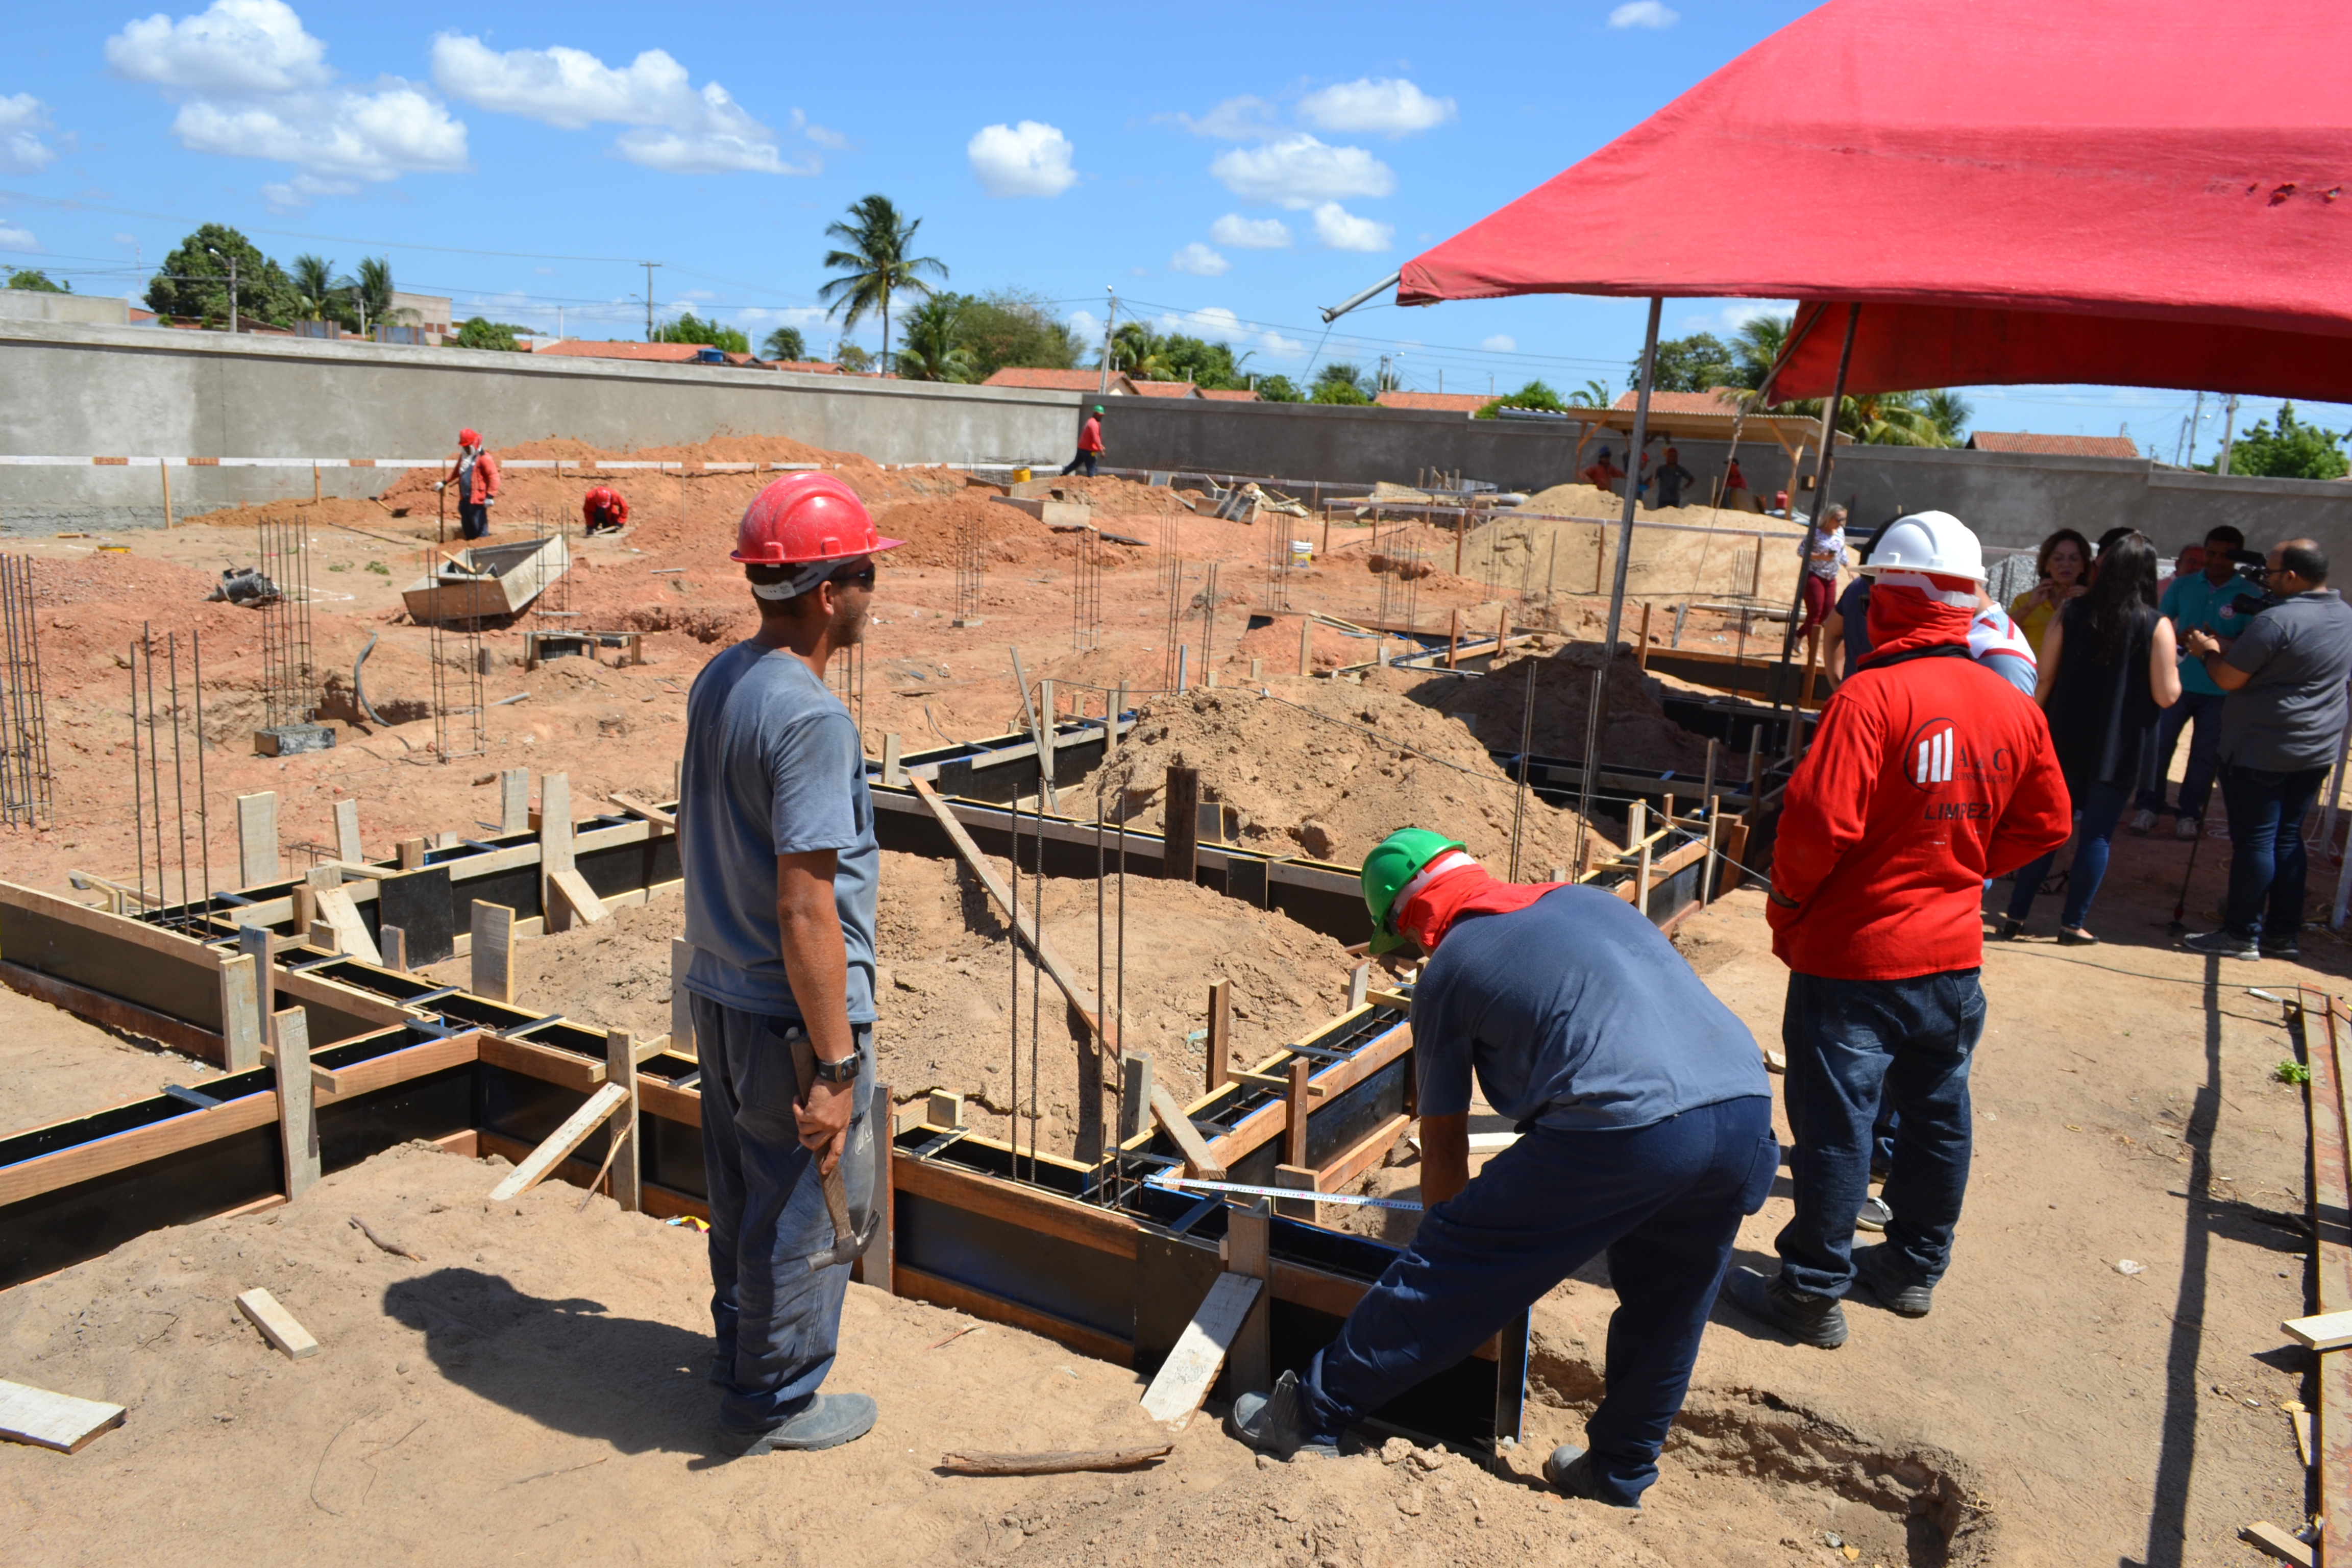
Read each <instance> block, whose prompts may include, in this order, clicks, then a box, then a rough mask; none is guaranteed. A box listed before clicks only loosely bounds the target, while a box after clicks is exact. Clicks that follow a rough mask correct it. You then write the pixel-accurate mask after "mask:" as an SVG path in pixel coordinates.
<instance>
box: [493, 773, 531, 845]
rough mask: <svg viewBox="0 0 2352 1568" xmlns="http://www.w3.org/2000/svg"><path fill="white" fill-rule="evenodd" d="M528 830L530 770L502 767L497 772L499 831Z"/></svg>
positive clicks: (507, 832)
mask: <svg viewBox="0 0 2352 1568" xmlns="http://www.w3.org/2000/svg"><path fill="white" fill-rule="evenodd" d="M529 831H530V769H529V768H504V769H501V770H499V834H500V836H501V837H503V836H504V835H506V834H509V833H528V832H529Z"/></svg>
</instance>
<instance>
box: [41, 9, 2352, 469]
mask: <svg viewBox="0 0 2352 1568" xmlns="http://www.w3.org/2000/svg"><path fill="white" fill-rule="evenodd" d="M1807 8H1808V7H1805V6H1803V5H1792V4H1789V3H1786V0H1743V3H1740V4H1736V5H1735V4H1717V3H1715V0H1623V3H1619V0H1566V3H1563V4H1558V5H1551V6H1548V7H1545V8H1543V9H1541V10H1540V11H1538V10H1537V9H1535V8H1531V7H1529V8H1514V9H1513V11H1512V12H1511V13H1509V14H1507V15H1503V16H1493V17H1475V16H1471V15H1469V14H1465V15H1461V16H1448V17H1447V18H1446V19H1445V24H1444V26H1429V19H1430V18H1429V14H1428V13H1427V12H1426V10H1425V8H1421V7H1414V8H1411V9H1408V8H1406V7H1404V6H1402V5H1386V4H1370V5H1349V6H1336V5H1292V6H1285V7H1266V6H1259V5H1252V6H1242V5H1217V4H1211V5H1195V6H1192V7H1188V8H1187V9H1185V10H1184V11H1183V12H1182V13H1181V14H1175V13H1171V12H1170V11H1169V10H1168V9H1167V8H1166V7H1164V6H1155V7H1150V8H1145V7H1141V6H1120V5H1097V6H1092V7H1083V6H1073V5H1054V6H1050V7H1049V6H1043V5H1020V4H1010V5H994V6H991V7H989V8H987V9H986V11H985V12H984V13H982V12H975V11H974V10H973V9H972V8H971V7H970V6H968V5H966V6H954V7H950V6H947V5H935V4H929V3H920V0H919V3H918V4H915V5H906V6H898V7H894V8H892V9H891V10H890V11H889V12H888V13H887V15H885V16H876V17H875V18H873V19H872V23H871V24H870V25H867V26H859V25H858V19H857V18H856V16H855V15H854V14H845V13H840V12H836V11H832V10H826V11H822V12H820V11H817V10H814V9H808V10H802V9H798V8H791V9H787V8H782V7H761V8H757V9H754V8H749V7H746V8H741V9H732V8H730V9H717V8H702V9H698V8H694V7H690V6H681V7H677V8H675V9H672V8H660V9H654V8H648V7H646V6H644V5H627V6H622V5H611V4H607V3H605V0H581V3H576V4H572V5H564V6H562V7H556V6H548V5H505V4H499V3H498V0H475V3H474V4H471V5H466V6H463V7H447V8H444V9H436V7H434V6H432V5H424V6H419V7H418V8H416V9H415V10H409V9H407V8H406V7H404V6H400V7H386V6H383V5H368V6H360V5H329V4H323V3H320V0H297V3H296V4H292V5H289V4H288V3H286V0H206V4H205V5H194V4H193V3H192V0H180V4H179V5H174V6H173V8H170V9H166V10H163V11H159V12H153V13H145V12H142V8H141V5H139V4H137V3H135V0H133V3H123V0H113V3H111V4H110V0H99V3H98V4H97V5H93V6H92V7H90V8H89V10H82V9H80V8H79V7H78V6H47V7H40V8H37V9H35V10H30V11H28V12H26V13H25V14H23V15H20V16H16V17H15V18H13V19H12V22H11V42H12V46H13V47H11V49H10V51H9V58H7V60H6V61H5V62H0V193H4V194H0V263H6V264H10V265H34V266H44V267H47V268H48V269H49V270H50V271H51V272H52V274H53V275H57V276H61V277H66V278H70V279H72V281H73V284H74V287H75V288H76V289H79V290H80V291H82V292H87V293H126V292H127V293H136V292H137V291H138V290H139V288H140V287H141V285H140V284H139V282H138V281H137V279H138V271H137V269H138V268H139V267H140V266H142V264H143V265H144V266H147V267H151V268H152V266H153V265H154V263H155V262H156V260H157V259H158V258H160V257H161V256H162V255H163V253H164V252H165V251H166V250H168V249H169V248H170V247H172V246H173V244H174V243H176V242H177V240H178V239H179V238H180V237H181V236H183V235H184V234H185V233H186V232H187V230H188V229H190V228H191V227H193V226H194V225H196V224H197V223H200V222H205V221H216V222H223V223H228V224H232V225H235V226H237V227H239V228H241V229H243V230H245V232H246V233H247V235H248V236H250V237H252V238H253V240H254V241H255V243H257V245H259V246H260V247H262V248H263V249H264V250H265V251H267V252H268V253H269V254H270V255H272V256H274V257H277V258H278V259H280V260H281V261H283V260H288V259H290V258H292V257H293V256H294V255H295V254H297V253H298V252H300V251H305V250H310V251H316V252H318V253H319V254H320V255H323V256H327V257H330V258H332V259H333V260H335V261H336V263H337V264H338V266H339V267H341V268H350V267H351V265H352V263H353V262H355V261H356V260H357V259H358V258H360V257H361V256H362V255H385V256H389V257H390V258H391V260H392V264H393V271H394V278H395V279H396V280H397V282H398V283H399V285H400V286H401V287H403V288H406V289H415V290H418V291H421V292H428V293H436V294H443V293H446V294H449V295H451V296H452V297H453V298H455V300H457V305H458V309H459V311H460V313H461V314H469V313H477V312H478V313H481V314H486V315H489V316H492V317H495V318H499V319H503V320H508V321H517V322H521V323H526V324H530V325H533V326H537V327H541V328H542V329H547V330H551V329H553V328H554V327H555V325H556V324H557V321H558V313H559V311H560V312H561V314H562V326H563V328H564V329H565V330H566V331H568V332H570V333H571V334H572V335H574V336H583V335H584V336H590V337H631V336H641V335H642V334H643V330H644V320H645V305H644V290H645V289H646V272H645V270H644V269H643V268H641V267H639V266H637V265H635V264H636V263H638V262H640V261H659V262H660V263H662V265H661V267H660V268H658V269H656V271H655V272H654V274H653V292H654V297H655V301H656V310H657V311H658V312H659V313H661V314H664V315H667V314H674V313H675V312H676V311H677V310H680V309H692V310H695V311H696V312H697V313H698V314H704V315H714V316H716V317H717V318H719V320H722V321H731V322H735V323H737V324H740V325H741V326H743V327H744V328H746V329H747V330H748V331H751V334H752V335H753V337H754V338H755V339H756V338H758V337H759V336H761V335H762V334H763V333H764V332H765V331H767V330H768V329H769V328H770V327H772V326H775V325H779V324H784V323H791V324H793V325H798V326H800V327H801V328H802V329H803V332H804V333H805V334H806V336H807V338H808V340H809V342H810V346H811V348H812V350H814V351H815V352H820V353H829V352H830V350H831V347H832V344H833V343H834V342H835V339H836V338H837V337H838V335H839V334H838V331H837V330H836V328H835V324H834V323H831V322H828V321H825V320H824V315H823V311H822V309H821V307H819V305H818V303H817V300H816V290H817V289H818V287H819V285H820V284H821V283H822V282H823V281H824V269H823V268H822V266H821V265H820V258H821V256H822V254H823V252H824V249H825V248H826V241H825V240H824V233H823V231H824V226H825V225H826V224H827V223H828V222H830V221H832V220H833V219H834V218H835V217H837V216H840V214H841V212H842V209H843V208H844V207H845V206H846V205H847V204H848V203H850V202H851V201H854V200H856V198H857V197H859V196H862V195H866V194H867V193H869V192H880V193H882V194H884V195H888V196H890V197H891V198H892V199H893V200H894V201H896V202H897V203H898V205H900V207H901V208H902V209H903V210H905V211H907V212H908V213H911V214H915V215H918V216H921V218H922V219H923V227H922V231H921V234H920V236H919V238H920V240H921V242H922V248H923V250H924V251H925V252H926V253H928V254H930V255H933V256H937V257H939V258H940V259H942V260H943V261H945V262H946V263H947V264H948V266H949V268H950V273H951V277H950V285H951V286H952V287H955V288H958V289H972V290H981V289H991V288H997V287H1004V286H1011V287H1018V288H1023V289H1030V290H1033V291H1034V292H1035V293H1037V294H1040V295H1042V296H1044V297H1045V298H1047V299H1049V300H1053V301H1055V309H1056V310H1059V311H1061V312H1062V313H1064V314H1065V315H1066V316H1068V317H1069V318H1070V319H1072V320H1073V321H1075V322H1076V324H1077V325H1078V326H1079V327H1080V328H1081V329H1082V330H1083V331H1087V333H1088V334H1089V335H1091V334H1096V333H1098V332H1099V331H1101V325H1102V321H1103V319H1104V315H1105V313H1106V310H1108V299H1109V295H1110V293H1111V291H1113V290H1115V291H1116V292H1117V294H1118V298H1119V301H1120V307H1119V308H1120V310H1121V312H1122V314H1123V315H1124V314H1131V313H1138V312H1139V313H1141V314H1143V315H1146V316H1148V317H1150V318H1152V319H1153V320H1155V321H1163V322H1165V323H1166V324H1167V325H1169V326H1173V327H1180V328H1181V329H1182V330H1185V331H1193V332H1196V333H1200V334H1202V335H1205V336H1209V337H1213V338H1223V339H1225V340H1227V341H1230V342H1233V343H1234V347H1235V349H1236V351H1237V352H1247V353H1250V354H1251V355H1252V356H1253V357H1252V358H1251V359H1250V360H1249V361H1248V362H1247V366H1248V368H1250V369H1254V370H1260V371H1264V372H1268V373H1272V372H1276V371H1279V372H1284V373H1286V374H1291V375H1293V376H1294V377H1296V376H1298V375H1300V374H1302V373H1304V372H1305V371H1306V370H1307V368H1308V367H1309V366H1310V365H1311V364H1312V363H1316V362H1317V361H1318V357H1319V358H1320V359H1334V358H1337V359H1346V360H1349V361H1351V362H1354V363H1359V364H1364V365H1369V364H1370V363H1371V362H1373V361H1375V360H1377V359H1378V358H1379V357H1380V356H1381V355H1382V354H1391V355H1397V356H1400V357H1399V358H1398V359H1397V362H1396V363H1397V365H1398V368H1399V370H1400V371H1401V373H1402V376H1403V378H1404V381H1405V384H1407V385H1411V386H1416V387H1423V388H1427V389H1432V390H1434V389H1436V388H1437V387H1438V386H1439V385H1440V383H1441V380H1442V382H1443V384H1444V389H1445V390H1448V391H1483V390H1485V389H1486V388H1487V387H1488V386H1489V385H1490V384H1491V385H1494V386H1496V387H1499V388H1501V389H1503V390H1509V389H1511V388H1513V387H1516V386H1517V385H1518V384H1520V383H1522V382H1524V381H1525V380H1527V379H1528V378H1529V377H1530V376H1541V377H1543V378H1544V379H1545V380H1547V381H1549V382H1550V383H1551V384H1553V385H1554V386H1556V387H1559V388H1561V389H1563V390H1565V389H1568V388H1571V387H1575V386H1579V385H1581V384H1583V382H1584V381H1585V380H1586V379H1587V378H1588V377H1601V378H1603V379H1606V380H1608V381H1610V382H1611V383H1612V384H1617V385H1622V383H1623V381H1624V377H1625V367H1626V363H1627V361H1628V360H1630V359H1631V358H1632V357H1633V354H1634V353H1637V352H1638V351H1639V348H1640V334H1641V317H1642V307H1641V305H1640V304H1639V302H1637V301H1629V300H1600V299H1580V298H1574V297H1566V296H1549V297H1541V298H1531V299H1524V300H1489V301H1475V302H1465V303H1461V304H1453V305H1444V306H1440V307H1437V308H1436V309H1434V310H1414V311H1399V310H1394V309H1393V308H1381V309H1367V310H1360V311H1358V312H1356V313H1355V314H1354V315H1351V316H1349V317H1348V318H1345V319H1344V320H1343V321H1341V322H1340V323H1339V327H1338V328H1337V329H1335V330H1333V331H1331V332H1330V333H1329V334H1328V337H1327V336H1326V334H1325V332H1324V330H1323V328H1322V326H1321V323H1320V322H1319V321H1318V317H1317V315H1316V307H1318V306H1320V305H1328V304H1331V303H1335V302H1336V301H1338V300H1340V299H1342V298H1344V297H1346V296H1347V295H1349V294H1351V293H1353V292H1355V291H1356V290H1357V289H1360V288H1362V287H1363V286H1365V285H1367V284H1369V283H1371V282H1373V281H1375V280H1376V279H1379V278H1381V277H1382V276H1383V275H1385V274H1386V273H1388V272H1389V271H1391V270H1392V269H1393V268H1395V267H1396V266H1397V265H1398V263H1400V262H1401V261H1402V260H1404V259H1405V258H1409V257H1410V256H1412V254H1414V253H1415V252H1417V251H1418V250H1420V249H1422V248H1424V247H1426V246H1428V245H1430V244H1433V243H1434V242H1436V241H1438V240H1440V239H1443V238H1444V237H1447V236H1448V235H1451V234H1453V233H1454V232H1455V231H1456V230H1458V229H1460V228H1462V227H1464V226H1466V225H1468V224H1470V223H1472V222H1474V221H1475V220H1476V219H1477V218H1479V217H1481V216H1485V215H1486V213H1488V212H1490V211H1492V210H1494V209H1495V208H1496V207H1497V206H1500V205H1503V204H1504V203H1506V202H1508V201H1510V200H1511V199H1513V198H1514V197H1516V196H1517V195H1521V194H1523V193H1524V192H1526V191H1527V190H1528V189H1529V188H1531V187H1532V186H1534V185H1536V184H1539V183H1541V182H1542V181H1544V180H1546V179H1548V178H1549V177H1550V176H1551V175H1553V174H1557V173H1558V172H1559V170H1561V169H1562V168H1565V167H1567V166H1568V165H1569V164H1570V163H1574V162H1575V161H1576V160H1577V159H1579V158H1580V157H1582V156H1583V155H1585V154H1586V153H1590V152H1591V151H1592V150H1594V149H1595V148H1597V147H1599V146H1601V145H1602V144H1603V143H1605V142H1608V141H1609V140H1610V139H1611V138H1612V137H1614V136H1615V135H1617V134H1618V133H1620V132H1622V131H1624V130H1625V129H1627V128H1628V127H1630V126H1632V125H1633V124H1635V123H1637V122H1638V121H1641V120H1642V119H1643V117H1645V116H1646V115H1648V114H1650V113H1652V112H1654V111H1655V110H1657V109H1658V108H1660V107H1662V106H1663V105H1664V104H1665V103H1666V102H1668V101H1670V100H1672V99H1673V98H1675V96H1676V95H1678V94H1679V93H1681V92H1682V91H1684V90H1685V89H1687V88H1689V87H1690V86H1692V85H1693V84H1695V83H1696V82H1697V81H1698V80H1700V79H1702V78H1703V77H1705V76H1706V74H1707V73H1708V72H1710V71H1712V70H1714V69H1716V68H1718V67H1720V66H1722V65H1723V64H1725V63H1727V61H1729V60H1730V59H1732V58H1735V57H1736V56H1738V54H1739V53H1740V52H1741V51H1743V50H1744V49H1746V48H1748V47H1750V46H1751V45H1753V44H1755V43H1756V42H1758V41H1759V40H1760V39H1761V38H1762V37H1765V36H1766V35H1767V34H1769V32H1770V31H1772V30H1773V29H1775V28H1777V27H1779V26H1782V25H1784V24H1785V23H1787V22H1788V21H1790V20H1791V19H1793V18H1794V17H1795V16H1798V15H1800V14H1801V13H1802V12H1803V11H1804V10H1805V9H1807ZM1407 40H1410V42H1409V43H1408V42H1407ZM1660 199H1661V200H1665V201H1671V200H1672V199H1673V195H1672V193H1661V194H1660ZM1756 309H1758V306H1757V305H1756V304H1755V303H1754V302H1752V301H1737V300H1713V301H1701V300H1674V301H1669V303H1668V306H1667V310H1666V317H1665V330H1666V331H1667V332H1668V333H1669V334H1670V335H1678V334H1681V333H1684V332H1688V331H1698V330H1702V329H1712V330H1716V331H1724V330H1726V329H1727V328H1728V327H1729V326H1731V325H1734V324H1736V323H1737V321H1738V320H1740V319H1741V316H1742V314H1743V313H1745V312H1748V311H1752V310H1756ZM878 336H879V333H878V328H877V325H875V324H872V323H867V324H862V325H861V326H860V328H859V329H858V331H856V334H855V337H856V340H857V341H860V342H865V343H866V345H867V346H869V347H871V346H874V345H875V344H876V343H877V341H878ZM1969 395H1970V398H1971V400H1972V401H1973V402H1974V403H1975V405H1976V407H1977V423H1978V424H1979V426H1983V427H1985V428H1989V429H2037V430H2051V431H2061V432H2067V433H2073V432H2078V431H2079V432H2084V433H2089V434H2094V435H2108V434H2113V433H2115V432H2116V430H2117V429H2118V428H2119V427H2122V426H2128V428H2129V431H2130V433H2131V434H2132V436H2133V437H2136V438H2137V439H2139V440H2140V441H2142V442H2143V443H2144V446H2145V447H2146V448H2147V449H2151V450H2153V451H2154V452H2156V453H2157V454H2158V455H2160V456H2162V457H2164V458H2167V459H2169V458H2172V457H2173V456H2174V454H2175V452H2176V450H2178V449H2179V439H2180V437H2181V432H2182V426H2183V420H2184V419H2185V417H2186V416H2188V415H2189V412H2190V408H2191V404H2192V396H2191V395H2189V394H2179V393H2170V392H2150V391H2137V390H2129V389H2103V388H1985V389H1977V390H1974V391H1971V393H1970V394H1969ZM2206 408H2207V410H2208V413H2209V417H2208V419H2207V420H2206V422H2205V426H2204V430H2203V432H2202V436H2201V442H2200V452H2202V453H2203V454H2205V455H2209V456H2210V451H2211V449H2212V446H2213V444H2214V442H2215V441H2216V440H2217V439H2218V437H2219V435H2220V420H2219V418H2218V416H2214V414H2215V411H2214V405H2213V403H2212V401H2211V400H2210V399H2209V400H2207V404H2206ZM2271 409H2272V405H2267V404H2264V405H2255V404H2253V403H2252V402H2251V401H2250V402H2249V404H2248V405H2247V406H2246V407H2245V408H2244V409H2243V410H2242V412H2241V415H2240V420H2241V423H2242V424H2248V423H2251V422H2252V420H2253V419H2254V418H2256V417H2260V416H2267V415H2269V414H2270V412H2271ZM2305 414H2306V416H2311V417H2316V418H2319V419H2320V420H2322V422H2324V423H2326V424H2328V425H2330V426H2333V427H2339V428H2340V427H2342V426H2345V425H2347V424H2352V409H2347V408H2341V407H2334V406H2326V407H2317V408H2311V409H2307V410H2305Z"/></svg>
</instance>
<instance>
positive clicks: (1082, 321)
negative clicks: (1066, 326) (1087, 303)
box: [1066, 310, 1103, 343]
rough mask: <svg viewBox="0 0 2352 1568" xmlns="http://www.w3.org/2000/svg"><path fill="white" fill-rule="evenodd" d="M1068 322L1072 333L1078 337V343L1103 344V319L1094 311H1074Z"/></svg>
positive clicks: (1070, 314) (1067, 318)
mask: <svg viewBox="0 0 2352 1568" xmlns="http://www.w3.org/2000/svg"><path fill="white" fill-rule="evenodd" d="M1066 320H1067V321H1069V323H1070V331H1072V332H1073V333H1074V334H1076V337H1077V340H1078V342H1082V343H1100V342H1102V335H1103V319H1102V318H1101V317H1100V316H1097V315H1096V314H1095V313H1094V312H1093V311H1092V310H1073V311H1071V312H1070V313H1069V315H1068V316H1067V317H1066Z"/></svg>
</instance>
